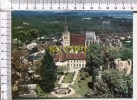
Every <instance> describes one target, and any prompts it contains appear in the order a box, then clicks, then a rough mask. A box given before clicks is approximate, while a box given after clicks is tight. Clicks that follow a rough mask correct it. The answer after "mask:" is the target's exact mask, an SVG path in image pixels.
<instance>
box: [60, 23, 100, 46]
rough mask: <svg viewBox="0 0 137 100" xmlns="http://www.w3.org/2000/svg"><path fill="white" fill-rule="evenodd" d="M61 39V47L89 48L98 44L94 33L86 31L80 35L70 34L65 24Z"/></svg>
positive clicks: (98, 41)
mask: <svg viewBox="0 0 137 100" xmlns="http://www.w3.org/2000/svg"><path fill="white" fill-rule="evenodd" d="M62 39H63V41H62V44H63V46H89V45H91V44H99V43H100V39H99V38H98V36H96V34H95V32H92V31H87V32H85V33H81V34H75V33H70V32H69V30H68V26H67V24H65V27H64V32H63V33H62Z"/></svg>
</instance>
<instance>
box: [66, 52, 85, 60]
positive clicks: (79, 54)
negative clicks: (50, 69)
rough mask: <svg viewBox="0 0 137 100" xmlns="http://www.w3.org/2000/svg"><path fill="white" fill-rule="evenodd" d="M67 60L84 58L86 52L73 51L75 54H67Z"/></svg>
mask: <svg viewBox="0 0 137 100" xmlns="http://www.w3.org/2000/svg"><path fill="white" fill-rule="evenodd" d="M66 58H67V60H85V59H86V54H85V53H75V54H67V55H66Z"/></svg>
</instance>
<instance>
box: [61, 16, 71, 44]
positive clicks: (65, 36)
mask: <svg viewBox="0 0 137 100" xmlns="http://www.w3.org/2000/svg"><path fill="white" fill-rule="evenodd" d="M62 37H63V46H70V32H69V30H68V25H67V19H66V16H65V22H64V32H63V34H62Z"/></svg>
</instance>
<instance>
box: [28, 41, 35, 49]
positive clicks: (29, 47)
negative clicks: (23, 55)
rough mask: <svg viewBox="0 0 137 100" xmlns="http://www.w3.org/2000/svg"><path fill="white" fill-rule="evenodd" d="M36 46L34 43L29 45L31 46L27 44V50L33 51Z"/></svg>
mask: <svg viewBox="0 0 137 100" xmlns="http://www.w3.org/2000/svg"><path fill="white" fill-rule="evenodd" d="M36 46H37V43H35V42H34V43H31V44H28V45H27V49H28V50H32V49H33V48H34V47H36Z"/></svg>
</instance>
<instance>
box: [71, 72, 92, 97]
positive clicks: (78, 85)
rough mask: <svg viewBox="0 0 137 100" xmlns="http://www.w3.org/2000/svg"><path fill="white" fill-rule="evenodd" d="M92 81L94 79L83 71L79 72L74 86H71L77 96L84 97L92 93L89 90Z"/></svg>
mask: <svg viewBox="0 0 137 100" xmlns="http://www.w3.org/2000/svg"><path fill="white" fill-rule="evenodd" d="M81 78H82V80H81ZM84 78H85V79H84ZM91 81H92V77H91V76H88V75H87V72H84V71H81V72H79V74H78V76H77V79H76V80H75V83H74V85H71V86H70V87H72V88H73V89H74V90H75V91H76V93H77V94H79V95H81V96H82V97H83V96H84V95H85V94H86V93H87V92H92V91H91V89H90V88H88V82H91Z"/></svg>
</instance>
